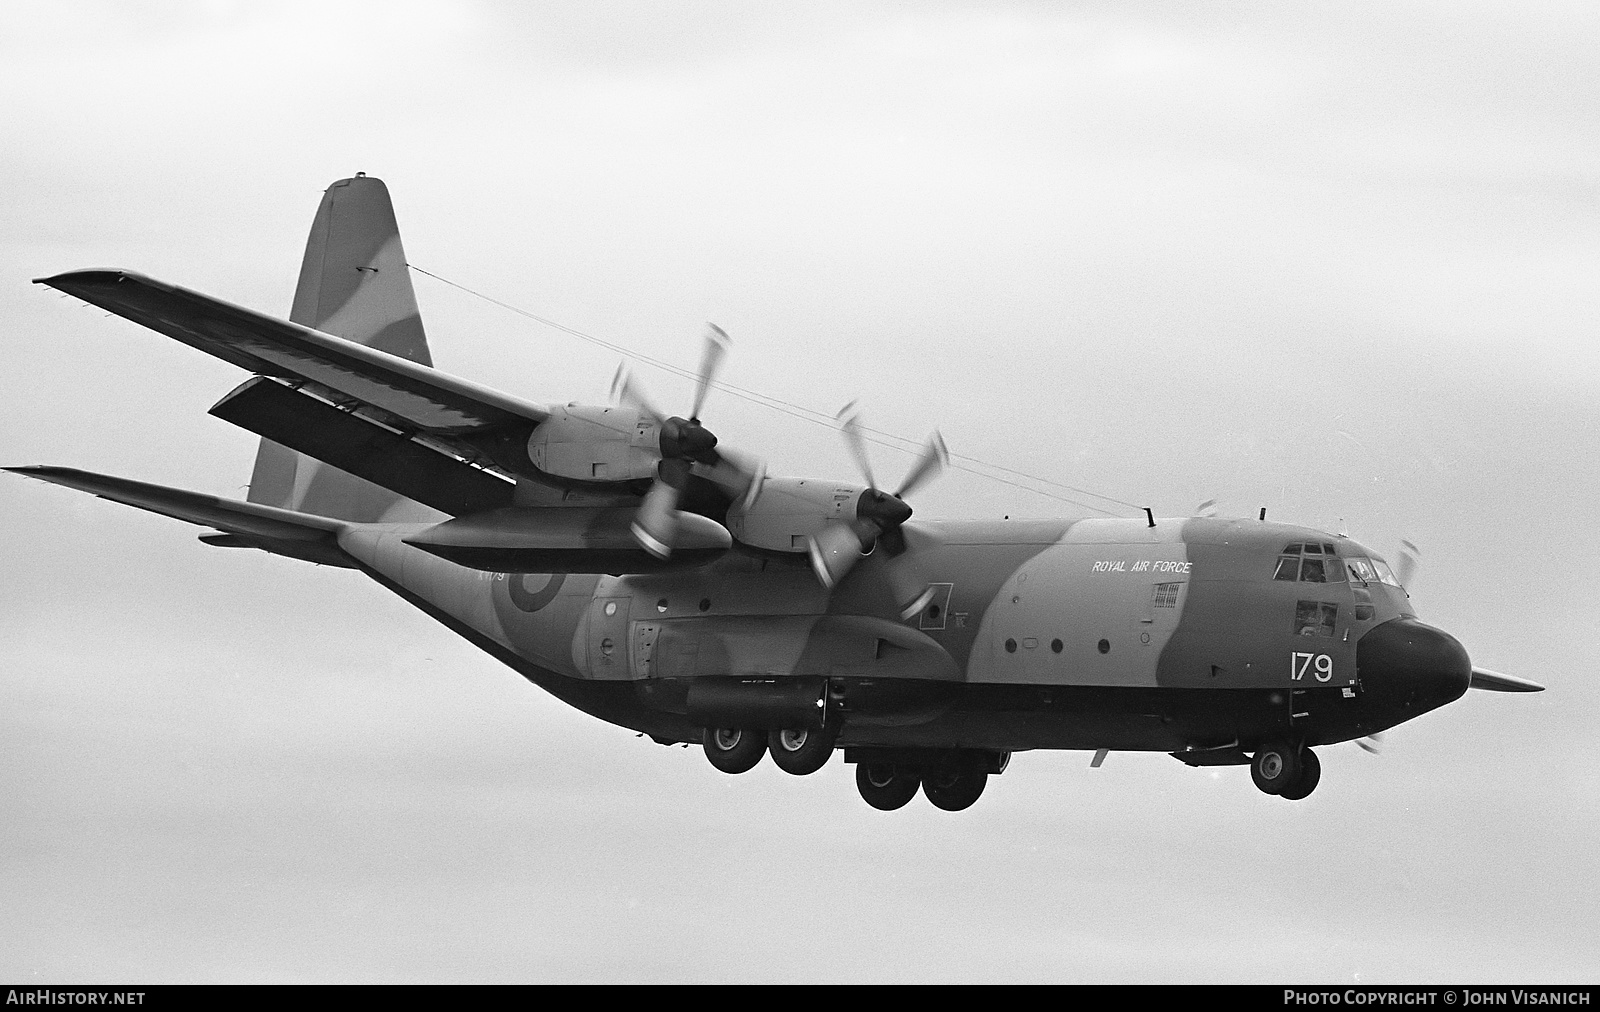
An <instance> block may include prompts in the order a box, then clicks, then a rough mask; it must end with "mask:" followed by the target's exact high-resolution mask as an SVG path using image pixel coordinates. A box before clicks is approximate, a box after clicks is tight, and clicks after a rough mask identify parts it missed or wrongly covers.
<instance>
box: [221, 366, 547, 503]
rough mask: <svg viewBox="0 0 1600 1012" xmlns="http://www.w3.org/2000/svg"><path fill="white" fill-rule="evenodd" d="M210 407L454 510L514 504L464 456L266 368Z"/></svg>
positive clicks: (502, 484) (505, 488) (505, 486)
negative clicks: (269, 374)
mask: <svg viewBox="0 0 1600 1012" xmlns="http://www.w3.org/2000/svg"><path fill="white" fill-rule="evenodd" d="M211 414H213V415H216V416H217V417H218V418H221V419H222V420H224V421H227V422H232V423H233V424H234V425H237V426H239V427H240V428H243V429H248V430H249V431H251V432H254V433H256V434H257V435H259V436H265V437H266V438H268V439H270V440H272V441H274V442H276V443H280V444H282V445H284V446H286V447H288V448H289V449H291V450H294V451H296V452H297V453H303V454H306V455H307V456H309V457H314V458H316V459H317V460H321V461H324V462H326V463H328V464H332V465H333V466H334V467H337V468H339V469H340V470H342V471H347V472H349V473H350V474H353V475H355V476H356V477H358V478H365V479H366V480H367V481H370V482H373V483H375V484H378V485H382V486H383V487H384V488H386V489H389V490H390V491H392V492H396V493H398V494H400V495H403V496H405V497H407V498H408V499H414V500H416V501H417V502H420V503H424V504H425V505H428V506H432V507H433V508H434V509H436V510H440V511H441V512H444V513H448V514H450V515H451V516H461V515H462V514H466V513H479V512H482V511H484V510H490V509H496V508H498V507H502V506H510V505H511V502H512V496H513V493H514V492H515V490H516V486H515V485H514V484H512V483H511V482H509V481H506V480H505V479H503V478H499V477H496V476H495V475H493V474H491V473H489V472H488V471H485V470H482V469H481V468H477V467H473V466H472V465H471V464H469V463H467V462H466V461H465V460H462V459H460V458H459V457H456V456H453V455H451V454H449V453H446V452H443V451H441V450H437V449H432V448H430V447H428V446H425V445H423V444H422V443H419V442H418V441H417V440H415V439H413V438H411V437H409V436H407V435H405V434H404V433H400V432H395V431H393V430H391V429H388V428H385V427H383V426H381V425H378V424H376V423H374V422H372V421H369V420H367V419H364V418H362V417H360V416H359V415H356V414H353V413H351V412H349V411H341V410H339V409H338V408H336V407H333V406H332V405H330V404H328V403H326V402H324V401H321V400H318V399H317V398H315V397H312V396H309V395H307V394H305V393H302V392H299V391H296V390H293V389H291V388H290V387H288V386H285V385H284V384H282V383H280V382H278V381H276V380H271V379H265V378H262V377H260V376H257V377H254V378H252V379H250V380H247V381H245V383H244V384H243V385H242V386H240V387H239V388H238V389H236V390H234V391H233V392H232V393H230V394H228V396H226V397H224V398H223V399H222V400H220V401H218V402H217V404H216V406H215V407H213V408H212V409H211Z"/></svg>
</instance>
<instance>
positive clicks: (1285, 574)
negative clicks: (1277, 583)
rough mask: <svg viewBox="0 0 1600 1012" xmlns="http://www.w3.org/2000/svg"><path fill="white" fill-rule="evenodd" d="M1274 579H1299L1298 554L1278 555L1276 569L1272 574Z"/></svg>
mask: <svg viewBox="0 0 1600 1012" xmlns="http://www.w3.org/2000/svg"><path fill="white" fill-rule="evenodd" d="M1272 578H1273V579H1274V580H1298V579H1300V556H1298V555H1282V556H1279V557H1278V571H1277V572H1276V573H1273V574H1272Z"/></svg>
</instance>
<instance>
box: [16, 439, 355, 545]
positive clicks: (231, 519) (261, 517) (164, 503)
mask: <svg viewBox="0 0 1600 1012" xmlns="http://www.w3.org/2000/svg"><path fill="white" fill-rule="evenodd" d="M3 470H6V471H10V472H12V473H13V474H20V475H23V476H25V477H28V478H38V479H39V480H40V481H48V482H51V483H53V484H56V485H65V486H66V487H68V488H75V489H77V490H79V491H80V492H88V493H91V494H92V495H97V496H99V497H100V498H102V499H110V500H111V501H112V502H119V503H123V504H125V505H128V506H137V507H139V508H140V509H142V510H149V511H150V512H151V513H159V514H161V515H162V516H167V517H172V518H173V519H175V520H183V521H187V522H188V523H191V524H200V525H201V526H204V527H215V528H216V529H217V530H219V531H224V532H226V533H227V534H231V535H235V536H236V537H237V538H238V539H239V540H237V541H216V540H215V536H202V539H201V540H213V543H218V544H248V545H250V546H251V547H256V548H264V549H266V550H268V551H278V552H280V554H284V555H293V556H296V557H298V558H304V559H308V560H310V561H313V562H321V563H324V564H326V565H336V566H349V565H350V564H351V563H350V561H349V560H348V559H346V558H345V557H344V553H343V552H341V551H339V549H338V547H337V545H336V543H335V536H336V535H337V534H338V533H339V531H340V530H342V529H343V528H344V527H345V526H347V525H346V524H345V523H343V522H342V521H339V520H334V519H331V518H329V517H319V516H314V515H312V514H310V513H300V512H297V511H295V510H285V509H278V508H277V507H274V506H263V505H261V504H260V503H252V502H240V501H238V500H237V499H223V498H221V497H219V496H214V495H206V494H204V493H201V492H186V491H184V490H183V489H177V488H168V487H167V486H165V485H151V484H148V483H146V482H142V481H132V480H130V479H127V478H114V477H112V476H110V475H106V474H95V473H94V472H92V471H79V470H76V469H74V468H70V467H50V466H47V465H43V464H40V465H34V466H31V467H7V468H4V469H3Z"/></svg>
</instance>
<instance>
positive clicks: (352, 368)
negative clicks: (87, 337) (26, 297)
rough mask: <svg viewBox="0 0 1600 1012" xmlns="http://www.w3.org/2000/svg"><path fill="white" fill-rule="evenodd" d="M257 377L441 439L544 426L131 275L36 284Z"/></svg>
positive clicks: (482, 395)
mask: <svg viewBox="0 0 1600 1012" xmlns="http://www.w3.org/2000/svg"><path fill="white" fill-rule="evenodd" d="M35 281H36V283H37V284H42V285H48V286H49V287H51V288H55V289H57V290H59V291H62V292H65V293H67V294H68V295H72V296H75V297H77V298H80V299H82V300H83V301H85V302H88V303H90V304H91V305H95V306H99V307H100V308H102V309H105V310H107V311H108V312H111V313H114V314H116V315H118V316H121V317H123V318H125V319H128V320H132V321H133V322H134V323H137V324H140V325H141V326H144V327H149V328H150V329H151V330H154V331H156V332H157V333H160V334H165V335H166V336H168V337H171V338H173V339H175V340H178V341H181V342H183V343H184V344H187V345H189V346H190V347H193V348H198V349H199V350H201V351H203V352H206V353H207V354H209V355H214V356H215V357H217V358H220V359H222V360H223V361H225V362H229V363H231V364H233V365H236V366H239V367H240V368H242V369H248V370H250V371H251V372H253V373H258V374H261V375H264V376H273V377H277V378H279V379H284V380H290V381H292V382H300V383H314V384H317V385H318V386H320V387H324V388H326V389H328V390H330V391H334V392H336V393H337V394H340V395H343V396H344V397H347V398H350V399H353V400H356V401H359V402H361V403H362V404H365V405H370V406H371V407H373V408H376V409H378V410H379V411H381V412H383V413H384V414H385V415H387V416H390V419H391V420H393V421H396V422H398V423H399V424H402V425H404V426H405V427H407V428H413V429H420V430H422V431H425V432H428V433H431V434H435V435H439V436H443V437H470V436H472V435H474V434H480V433H486V432H489V431H493V430H504V429H507V428H511V427H527V426H532V425H537V424H538V423H539V422H542V421H544V420H545V418H547V417H548V416H549V412H548V411H547V410H546V409H545V408H544V407H541V406H539V405H536V404H532V403H529V402H527V401H524V400H521V399H520V398H517V397H513V396H511V395H509V394H504V393H501V392H500V391H498V390H494V389H492V388H490V387H486V386H481V385H479V384H477V383H473V382H471V381H470V380H464V379H460V378H458V377H455V376H451V375H449V374H447V373H442V372H439V371H437V370H435V369H432V368H430V367H428V366H425V365H422V364H420V363H417V362H412V361H409V360H407V359H404V358H401V357H399V356H398V355H391V354H389V353H387V352H383V351H379V350H377V349H376V348H368V347H365V346H363V345H360V344H357V343H355V342H354V341H346V340H345V339H343V338H340V337H335V336H333V335H332V334H324V333H322V332H321V331H317V330H312V329H311V328H309V327H303V326H301V325H299V324H297V323H290V322H289V321H288V320H280V319H277V318H276V317H272V316H267V315H266V314H264V313H258V312H255V311H254V310H250V309H245V308H244V307H242V306H236V305H233V304H232V303H229V302H224V301H223V300H221V299H216V298H212V297H211V296H209V295H202V294H201V293H199V292H195V291H190V290H189V289H187V288H181V287H179V286H177V285H171V284H167V283H166V282H164V281H157V280H155V279H154V278H148V277H145V276H144V275H142V274H136V273H133V272H132V271H123V270H87V271H72V272H69V273H66V274H57V275H55V276H53V277H48V278H37V279H35Z"/></svg>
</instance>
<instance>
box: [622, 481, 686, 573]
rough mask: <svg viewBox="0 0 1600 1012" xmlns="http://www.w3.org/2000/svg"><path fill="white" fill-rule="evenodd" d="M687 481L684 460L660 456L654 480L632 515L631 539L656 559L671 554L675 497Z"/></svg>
mask: <svg viewBox="0 0 1600 1012" xmlns="http://www.w3.org/2000/svg"><path fill="white" fill-rule="evenodd" d="M688 481H689V463H688V461H683V460H663V461H662V462H661V463H660V464H659V465H658V466H657V469H656V480H655V482H654V483H653V484H652V485H651V486H650V491H648V492H646V493H645V496H644V502H642V503H640V504H639V509H638V512H636V513H635V514H634V516H633V524H632V527H631V530H632V531H633V537H634V540H635V541H638V542H639V546H640V547H641V548H643V549H644V550H645V551H647V552H649V553H650V554H651V555H654V556H655V557H656V558H658V559H665V558H667V557H668V556H670V555H671V554H672V543H673V541H674V539H675V537H676V535H677V533H678V498H679V496H680V495H682V492H683V486H684V485H685V484H687V483H688Z"/></svg>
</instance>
